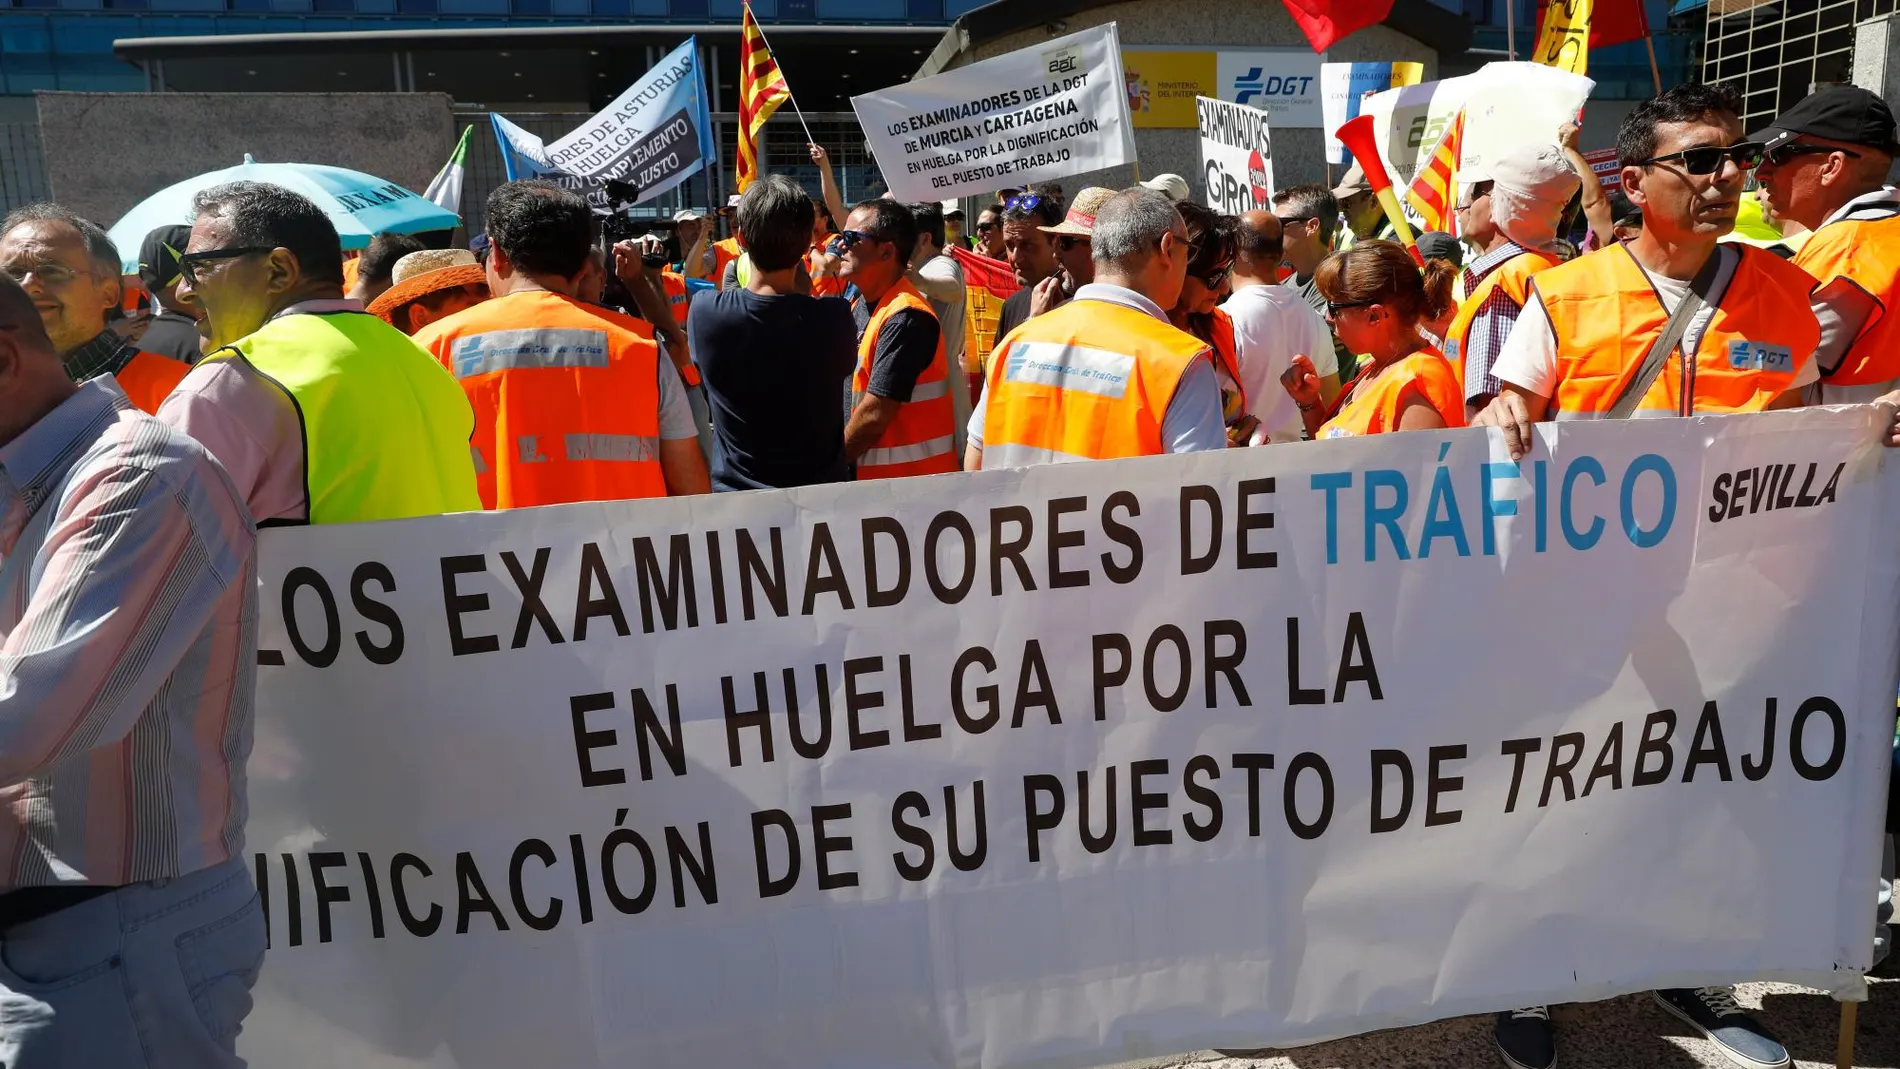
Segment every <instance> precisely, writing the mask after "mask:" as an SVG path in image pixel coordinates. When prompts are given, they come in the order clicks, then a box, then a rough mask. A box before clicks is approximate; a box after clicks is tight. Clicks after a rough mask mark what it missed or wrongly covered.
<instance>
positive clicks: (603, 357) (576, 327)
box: [416, 292, 674, 508]
mask: <svg viewBox="0 0 1900 1069" xmlns="http://www.w3.org/2000/svg"><path fill="white" fill-rule="evenodd" d="M523 323H533V324H535V325H534V326H532V327H524V326H520V325H519V324H523ZM416 340H417V341H418V342H421V343H422V344H424V345H427V346H428V347H429V348H430V349H431V350H433V351H434V352H435V353H436V354H437V355H438V356H443V357H447V358H448V360H449V362H450V363H452V364H453V366H454V367H455V370H456V373H457V377H458V378H459V379H460V380H461V383H462V389H463V390H465V391H466V392H467V394H468V399H469V403H470V404H471V405H472V406H473V407H474V409H475V435H474V439H473V441H474V445H475V447H476V449H477V450H478V452H479V453H480V456H481V459H482V461H483V463H482V464H481V465H479V468H480V474H479V476H478V479H477V483H478V485H479V487H480V490H481V496H482V501H483V503H484V504H486V505H487V506H488V507H489V508H522V507H526V506H531V505H554V504H561V503H565V502H570V501H612V500H620V499H625V498H641V497H664V496H665V495H666V477H665V473H664V472H663V471H662V470H661V468H660V461H659V457H660V415H659V409H660V380H659V376H660V375H662V374H666V375H671V374H674V371H673V369H672V368H671V366H665V367H662V366H661V357H660V352H659V347H658V346H657V345H656V344H655V343H654V341H653V337H652V333H651V327H649V326H648V325H647V324H645V323H642V322H640V321H638V320H635V319H631V318H629V317H627V316H622V315H619V314H618V313H614V312H610V311H607V310H605V309H599V308H595V307H593V306H591V305H586V304H582V303H581V302H579V301H576V300H573V299H572V298H568V297H563V296H560V295H558V294H553V293H546V292H525V293H511V294H508V295H506V296H503V297H498V298H496V299H494V300H491V301H488V302H485V303H483V304H479V305H476V306H475V307H473V308H470V309H467V310H466V311H463V312H458V313H456V314H455V315H453V316H450V317H449V318H447V319H444V320H442V321H441V322H440V323H435V324H431V325H430V326H428V327H425V328H423V329H422V330H421V331H418V332H417V334H416Z"/></svg>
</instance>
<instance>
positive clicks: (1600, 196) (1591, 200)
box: [1557, 122, 1615, 244]
mask: <svg viewBox="0 0 1900 1069" xmlns="http://www.w3.org/2000/svg"><path fill="white" fill-rule="evenodd" d="M1581 129H1582V127H1580V126H1578V125H1577V124H1576V123H1574V122H1567V123H1565V124H1563V126H1561V127H1559V128H1558V130H1557V144H1558V145H1559V146H1560V147H1561V148H1562V149H1563V152H1564V159H1566V160H1568V161H1570V169H1571V170H1573V171H1575V172H1577V177H1578V178H1579V179H1581V180H1582V182H1583V217H1584V218H1585V219H1587V220H1589V223H1590V231H1591V232H1592V233H1594V234H1595V235H1596V236H1597V238H1598V240H1599V241H1602V242H1604V243H1606V244H1607V243H1608V242H1611V241H1614V240H1615V238H1613V237H1611V234H1612V232H1613V231H1614V225H1613V217H1612V216H1611V214H1610V198H1609V195H1608V194H1606V193H1604V192H1603V180H1602V179H1601V178H1598V177H1597V172H1596V169H1595V168H1593V167H1591V166H1590V161H1589V160H1586V159H1584V158H1583V153H1582V152H1579V151H1578V150H1577V132H1578V131H1579V130H1581Z"/></svg>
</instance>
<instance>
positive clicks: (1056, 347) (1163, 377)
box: [983, 300, 1208, 468]
mask: <svg viewBox="0 0 1900 1069" xmlns="http://www.w3.org/2000/svg"><path fill="white" fill-rule="evenodd" d="M1207 351H1208V346H1207V343H1206V342H1203V341H1201V340H1200V339H1199V338H1196V337H1194V336H1193V335H1192V334H1189V333H1187V332H1186V331H1183V330H1177V329H1176V328H1175V327H1173V326H1172V325H1170V324H1168V323H1165V322H1163V321H1161V320H1158V319H1156V318H1154V317H1153V316H1151V315H1148V314H1147V313H1145V312H1141V311H1138V310H1136V309H1134V308H1129V307H1126V306H1124V305H1120V304H1113V303H1110V302H1108V301H1097V300H1075V301H1070V302H1068V303H1067V304H1064V305H1062V306H1061V307H1060V308H1057V309H1055V310H1054V311H1052V312H1046V313H1044V314H1042V315H1039V316H1036V317H1035V318H1033V319H1030V320H1029V321H1027V322H1025V323H1024V324H1023V325H1022V326H1020V327H1017V328H1016V330H1014V331H1013V332H1011V333H1010V335H1009V336H1008V337H1006V338H1004V339H1003V340H1002V342H1001V343H1000V344H998V346H997V349H996V353H997V356H996V357H992V359H991V360H990V362H989V369H988V375H987V381H986V385H985V388H984V402H983V403H984V411H983V466H984V467H985V468H1004V467H1018V466H1022V465H1026V464H1042V463H1061V462H1064V461H1070V460H1112V459H1115V458H1118V457H1136V456H1155V455H1158V454H1160V453H1162V452H1164V451H1165V447H1164V444H1163V442H1162V439H1161V423H1162V420H1163V418H1164V417H1165V415H1166V412H1167V408H1168V402H1169V401H1171V400H1172V399H1173V398H1174V392H1175V389H1176V387H1178V386H1179V385H1180V382H1181V376H1182V375H1184V374H1186V373H1187V369H1188V368H1189V367H1190V366H1191V365H1192V364H1193V362H1194V361H1195V360H1196V359H1198V358H1199V357H1200V356H1201V354H1203V353H1206V352H1207ZM998 357H1000V358H998Z"/></svg>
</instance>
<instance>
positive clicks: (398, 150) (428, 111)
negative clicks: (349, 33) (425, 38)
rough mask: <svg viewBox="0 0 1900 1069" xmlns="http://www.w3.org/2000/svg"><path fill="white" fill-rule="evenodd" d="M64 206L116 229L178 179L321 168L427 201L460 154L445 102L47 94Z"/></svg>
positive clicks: (54, 171) (406, 97) (375, 97)
mask: <svg viewBox="0 0 1900 1069" xmlns="http://www.w3.org/2000/svg"><path fill="white" fill-rule="evenodd" d="M38 98H39V118H40V130H41V134H42V137H43V138H44V141H45V147H46V168H47V177H48V180H49V182H50V184H51V187H52V194H53V198H54V199H55V200H58V201H61V202H62V203H64V204H66V205H67V206H69V207H71V208H72V209H73V210H75V211H77V212H79V213H80V214H82V215H85V216H86V217H88V218H90V219H93V220H95V221H97V222H98V223H99V224H100V225H102V226H106V227H110V226H111V225H112V224H113V222H115V221H116V220H117V219H118V218H119V216H121V215H123V214H125V212H126V210H127V209H129V208H131V207H132V206H133V205H135V204H137V203H138V202H139V201H141V200H144V199H145V198H146V197H148V196H150V195H151V194H153V193H156V192H158V191H159V190H161V189H164V188H165V187H166V186H169V185H172V184H173V183H175V182H181V181H184V180H185V179H187V178H191V177H193V176H195V175H200V174H203V173H205V172H206V171H215V170H220V169H222V168H225V167H233V166H236V165H237V164H240V163H242V162H244V154H245V153H247V152H248V153H250V154H251V156H252V157H253V158H255V159H256V160H257V161H258V162H259V163H282V162H295V163H322V164H329V165H331V166H336V167H348V168H351V169H352V170H358V171H363V172H365V173H368V174H372V175H375V176H377V177H379V178H387V179H389V180H390V181H392V182H396V183H399V184H401V185H403V186H405V187H407V188H409V189H413V190H416V191H417V192H420V191H421V190H422V189H423V188H424V187H426V186H427V185H428V184H429V180H430V179H431V178H433V177H435V173H436V171H437V170H439V169H441V167H442V162H443V161H444V160H446V159H448V155H449V152H450V151H451V150H452V149H454V147H455V137H454V135H455V123H454V119H453V117H452V116H451V115H450V112H449V104H450V100H449V97H448V96H447V95H446V94H442V93H40V94H38Z"/></svg>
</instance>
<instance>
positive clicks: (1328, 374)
mask: <svg viewBox="0 0 1900 1069" xmlns="http://www.w3.org/2000/svg"><path fill="white" fill-rule="evenodd" d="M1237 236H1238V239H1239V249H1238V251H1237V253H1236V255H1235V258H1234V276H1233V278H1234V294H1233V296H1231V297H1229V298H1227V301H1226V303H1225V304H1222V305H1221V310H1222V311H1225V312H1226V313H1227V315H1228V317H1229V318H1230V319H1232V320H1233V321H1234V348H1235V350H1236V351H1237V352H1238V354H1239V356H1240V379H1241V386H1242V387H1243V388H1245V390H1246V391H1247V404H1248V407H1249V408H1250V409H1251V410H1252V413H1253V416H1254V418H1255V419H1258V420H1259V421H1260V429H1259V431H1257V432H1256V438H1255V440H1256V442H1259V441H1261V440H1264V441H1269V442H1297V441H1299V440H1300V438H1301V437H1302V436H1303V435H1304V434H1305V431H1306V427H1305V424H1304V423H1303V422H1301V420H1300V408H1299V405H1298V404H1297V403H1296V402H1295V401H1294V400H1293V398H1292V397H1291V396H1289V395H1288V394H1287V392H1286V390H1285V389H1283V388H1282V387H1281V386H1280V373H1281V372H1283V371H1285V370H1286V369H1287V368H1288V367H1289V366H1290V365H1291V363H1292V360H1293V358H1294V357H1295V356H1305V357H1307V358H1308V359H1310V360H1312V361H1313V367H1314V368H1315V369H1317V370H1318V371H1319V375H1320V397H1321V399H1322V400H1321V403H1322V404H1331V403H1332V401H1333V398H1334V397H1337V396H1338V395H1339V361H1338V359H1337V357H1336V356H1335V355H1334V353H1333V338H1332V332H1331V331H1329V330H1327V329H1326V321H1325V320H1324V319H1321V318H1320V317H1319V313H1317V312H1315V311H1313V309H1312V307H1311V306H1310V305H1308V304H1307V303H1306V299H1305V298H1304V297H1302V296H1301V295H1300V291H1299V290H1297V289H1295V288H1293V287H1291V286H1281V285H1276V283H1277V282H1278V281H1279V274H1280V261H1281V258H1282V257H1283V256H1284V255H1285V252H1286V249H1285V246H1284V244H1283V242H1282V232H1281V224H1280V220H1279V219H1278V218H1277V217H1275V216H1274V214H1273V213H1272V212H1269V211H1264V210H1261V211H1251V212H1244V213H1242V214H1241V216H1240V225H1239V227H1238V228H1237Z"/></svg>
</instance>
